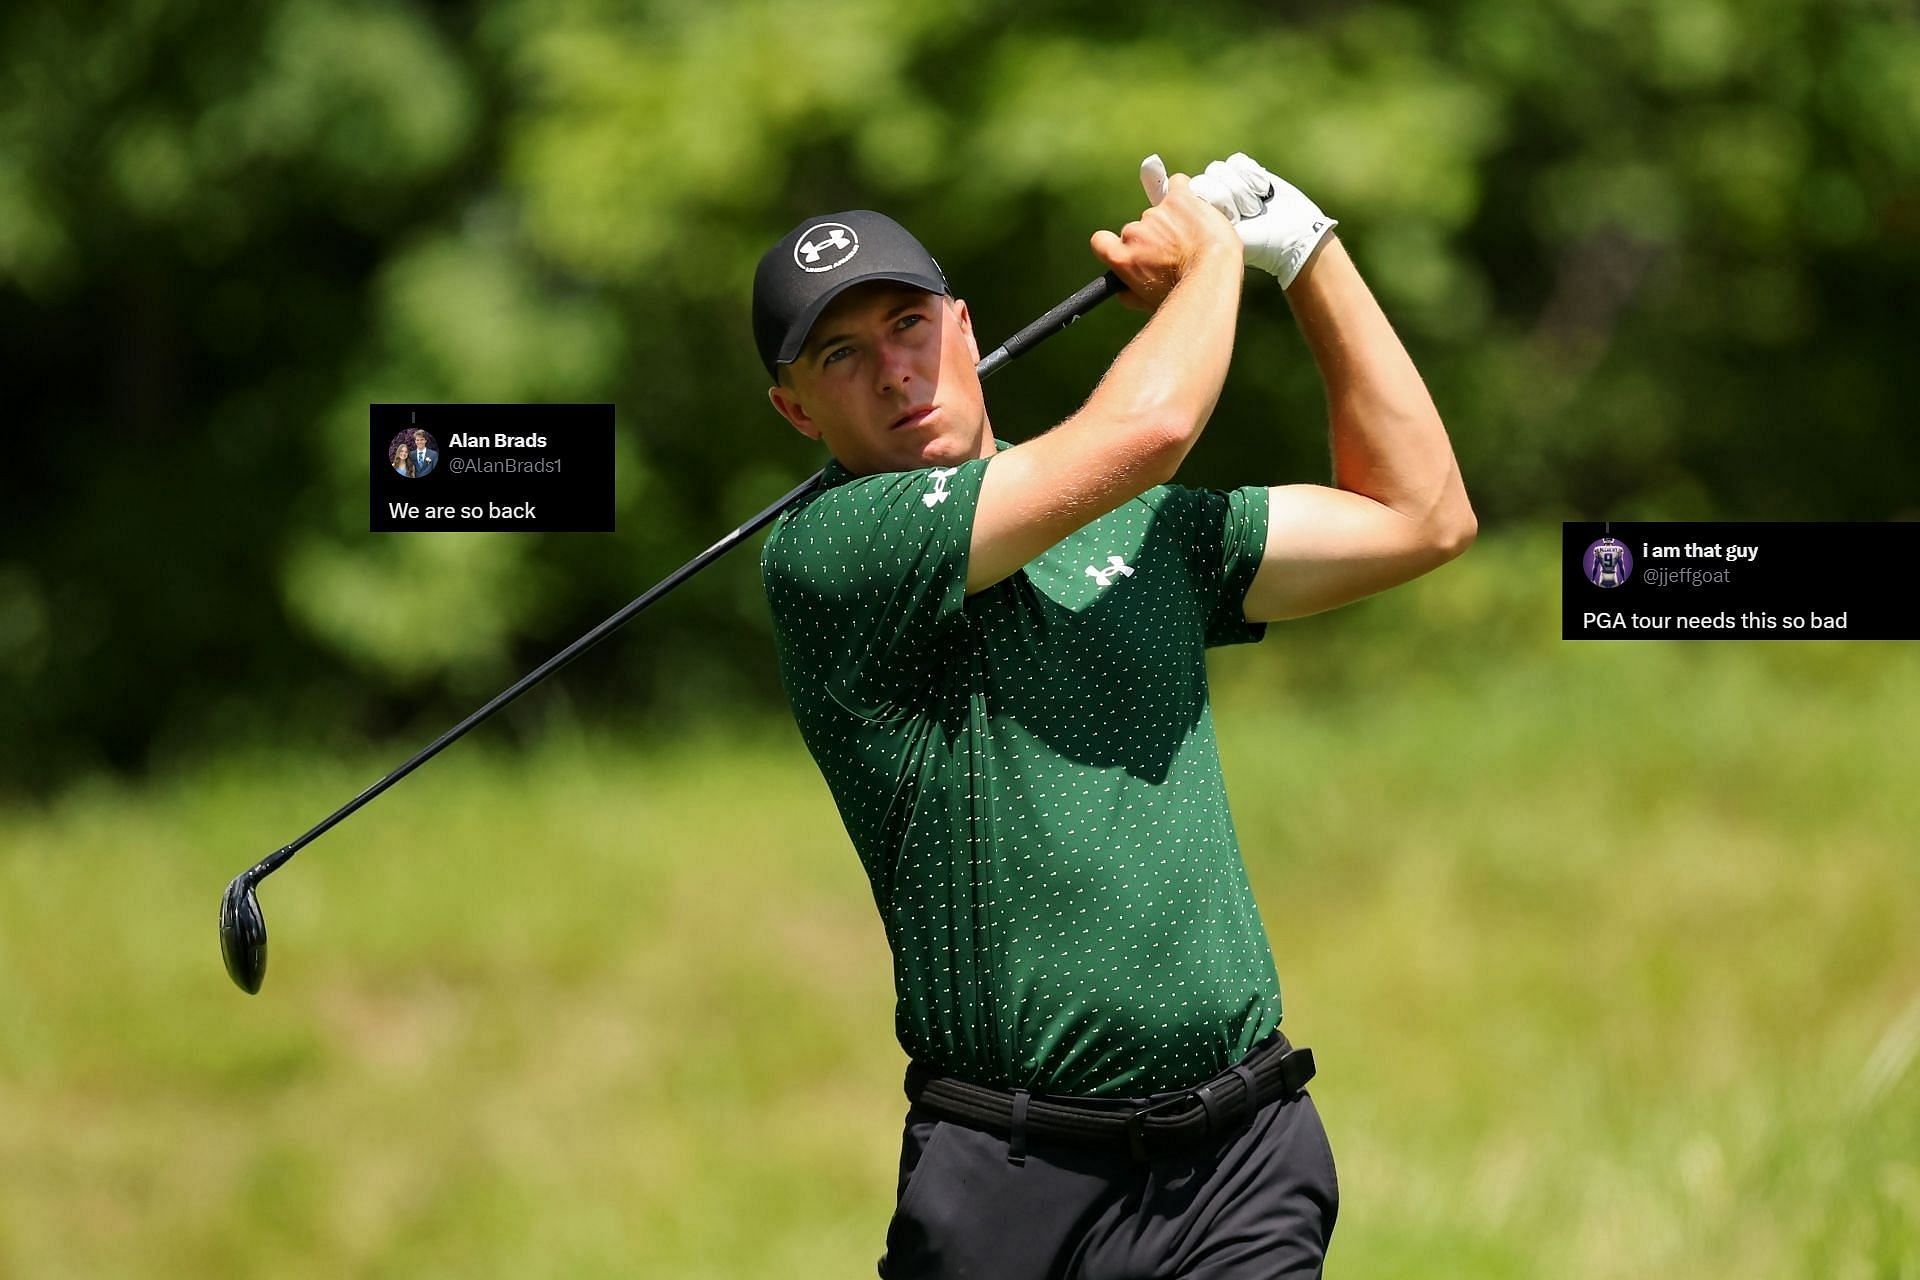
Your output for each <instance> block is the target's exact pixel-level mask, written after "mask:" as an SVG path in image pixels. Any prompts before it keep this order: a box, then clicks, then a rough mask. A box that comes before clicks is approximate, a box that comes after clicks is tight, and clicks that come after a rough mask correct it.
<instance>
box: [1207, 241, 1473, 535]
mask: <svg viewBox="0 0 1920 1280" xmlns="http://www.w3.org/2000/svg"><path fill="white" fill-rule="evenodd" d="M1169 300H1171V299H1169ZM1287 302H1288V305H1290V306H1291V307H1292V308H1293V314H1294V318H1295V319H1296V320H1297V321H1298V322H1299V325H1300V332H1301V333H1302V335H1304V336H1305V338H1306V340H1307V346H1308V348H1309V349H1310V350H1311V351H1312V352H1313V359H1314V363H1315V364H1317V365H1318V366H1319V368H1320V378H1321V381H1322V382H1323V383H1324V384H1325V385H1326V391H1327V411H1328V420H1329V426H1330V430H1331V433H1332V440H1333V482H1334V484H1335V485H1336V486H1338V487H1339V488H1342V489H1347V490H1351V491H1352V492H1354V493H1360V494H1365V495H1366V496H1367V497H1369V498H1372V499H1374V500H1375V501H1376V502H1380V503H1382V504H1384V505H1386V506H1389V507H1391V508H1393V509H1394V510H1395V511H1398V512H1400V513H1401V514H1402V515H1404V516H1406V517H1407V518H1408V519H1410V520H1413V521H1415V522H1417V523H1418V524H1420V525H1421V526H1422V527H1423V528H1427V529H1431V530H1433V531H1434V533H1435V535H1436V537H1439V538H1443V539H1453V538H1457V537H1463V536H1471V535H1472V533H1473V531H1474V529H1475V526H1476V521H1475V518H1474V515H1473V508H1472V506H1471V505H1470V504H1469V503H1468V501H1467V491H1466V486H1465V485H1464V484H1463V483H1462V482H1461V479H1460V467H1459V464H1458V463H1457V462H1456V461H1455V460H1454V456H1453V445H1452V443H1451V442H1450V441H1449V440H1448V439H1447V432H1446V428H1445V426H1443V425H1442V423H1441V421H1440V413H1439V410H1437V409H1436V408H1435V407H1434V404H1433V397H1432V396H1430V395H1429V394H1428V393H1427V387H1426V383H1424V382H1423V381H1421V378H1420V372H1419V370H1417V369H1415V368H1414V365H1413V359H1412V357H1410V356H1409V355H1408V354H1407V350H1406V348H1405V347H1404V346H1402V345H1401V343H1400V339H1399V336H1398V335H1396V334H1395V333H1394V331H1393V326H1392V325H1391V324H1389V323H1388V321H1387V317H1386V313H1385V312H1383V311H1381V309H1380V304H1379V303H1378V302H1376V301H1375V300H1374V297H1373V294H1372V292H1371V291H1369V290H1368V288H1367V285H1366V282H1365V281H1363V280H1362V279H1361V278H1360V271H1359V269H1358V268H1357V267H1355V266H1354V264H1353V259H1351V258H1350V257H1348V256H1347V251H1346V249H1345V248H1344V247H1343V246H1342V245H1341V244H1340V242H1339V240H1338V239H1336V238H1334V237H1332V236H1329V237H1328V238H1327V241H1326V243H1325V245H1324V246H1323V247H1322V248H1321V250H1320V252H1319V254H1318V256H1317V257H1316V258H1315V259H1314V261H1313V262H1312V263H1311V264H1310V265H1309V266H1308V267H1307V268H1306V269H1305V270H1304V271H1302V272H1301V273H1300V276H1299V277H1298V278H1297V279H1296V280H1295V281H1294V282H1293V285H1292V287H1291V288H1289V289H1288V290H1287Z"/></svg>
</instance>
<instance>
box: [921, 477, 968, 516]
mask: <svg viewBox="0 0 1920 1280" xmlns="http://www.w3.org/2000/svg"><path fill="white" fill-rule="evenodd" d="M959 469H960V468H958V467H939V468H936V469H935V470H933V471H929V472H928V473H927V474H928V475H930V476H932V477H933V492H932V493H923V494H921V495H920V501H922V502H924V503H926V504H927V505H928V506H930V507H932V506H938V505H939V504H940V503H942V502H945V501H946V500H947V477H948V476H950V475H952V474H953V473H954V472H956V471H958V470H959Z"/></svg>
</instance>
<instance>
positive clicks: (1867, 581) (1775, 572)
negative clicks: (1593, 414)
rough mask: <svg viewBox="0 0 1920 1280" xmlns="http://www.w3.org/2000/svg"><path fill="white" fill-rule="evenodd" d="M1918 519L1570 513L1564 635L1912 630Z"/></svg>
mask: <svg viewBox="0 0 1920 1280" xmlns="http://www.w3.org/2000/svg"><path fill="white" fill-rule="evenodd" d="M1916 556H1920V523H1885V524H1873V523H1839V522H1808V523H1800V524H1790V523H1784V522H1736V521H1646V522H1627V521H1620V520H1613V521H1607V522H1604V523H1603V522H1600V521H1589V522H1582V521H1569V522H1567V523H1565V524H1563V525H1562V526H1561V569H1560V635H1561V638H1562V639H1565V640H1913V639H1917V638H1920V596H1916V593H1914V592H1913V591H1911V590H1910V589H1908V588H1907V587H1906V585H1905V579H1906V577H1907V573H1906V569H1907V566H1909V565H1912V564H1914V563H1915V558H1916Z"/></svg>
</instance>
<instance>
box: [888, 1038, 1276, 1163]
mask: <svg viewBox="0 0 1920 1280" xmlns="http://www.w3.org/2000/svg"><path fill="white" fill-rule="evenodd" d="M1311 1079H1313V1050H1311V1049H1296V1048H1294V1047H1293V1046H1292V1045H1290V1044H1288V1043H1287V1039H1286V1037H1285V1036H1283V1035H1281V1034H1280V1033H1279V1032H1278V1031H1276V1032H1274V1033H1273V1034H1272V1035H1271V1036H1269V1037H1267V1039H1265V1040H1264V1041H1262V1042H1261V1043H1260V1044H1258V1045H1255V1046H1254V1048H1253V1050H1252V1051H1251V1052H1249V1053H1248V1054H1247V1056H1246V1057H1245V1058H1243V1059H1241V1061H1240V1062H1239V1063H1238V1064H1236V1065H1235V1066H1232V1067H1229V1068H1228V1069H1227V1070H1225V1071H1222V1072H1221V1073H1220V1074H1219V1075H1217V1076H1215V1077H1213V1079H1211V1080H1207V1081H1204V1082H1203V1083H1201V1084H1197V1085H1195V1086H1194V1087H1193V1088H1191V1089H1178V1090H1175V1091H1173V1092H1171V1093H1160V1094H1154V1095H1152V1096H1150V1097H1147V1098H1124V1099H1113V1098H1074V1097H1067V1096H1065V1095H1048V1094H1044V1093H1030V1092H1028V1091H1027V1090H1025V1089H1014V1090H1006V1089H994V1088H989V1087H988V1086H986V1085H978V1084H972V1083H970V1082H968V1081H966V1080H962V1079H960V1078H959V1077H957V1076H943V1075H939V1074H937V1073H936V1072H935V1071H934V1070H933V1069H932V1068H931V1067H927V1066H924V1065H923V1064H921V1063H919V1062H912V1063H909V1064H908V1065H907V1085H906V1087H907V1101H908V1103H909V1110H910V1111H914V1112H919V1113H920V1114H922V1115H925V1116H929V1117H931V1118H933V1119H935V1120H946V1121H950V1122H951V1123H953V1124H958V1125H964V1126H966V1127H967V1128H969V1129H982V1130H985V1131H986V1132H988V1133H991V1134H993V1135H995V1136H996V1137H999V1138H1004V1139H1006V1140H1007V1142H1008V1150H1007V1158H1008V1159H1009V1160H1011V1161H1013V1162H1014V1163H1015V1164H1021V1163H1024V1162H1025V1160H1026V1149H1027V1141H1028V1140H1029V1139H1035V1140H1041V1139H1044V1140H1046V1141H1049V1142H1055V1143H1059V1144H1060V1145H1062V1146H1071V1147H1078V1148H1081V1149H1083V1150H1091V1151H1101V1152H1105V1153H1108V1154H1111V1155H1123V1156H1131V1157H1132V1158H1133V1159H1135V1160H1157V1159H1160V1158H1161V1157H1163V1156H1167V1155H1172V1154H1175V1153H1177V1152H1180V1151H1182V1150H1185V1149H1188V1148H1191V1147H1193V1146H1196V1145H1198V1144H1200V1143H1202V1142H1205V1141H1206V1140H1207V1139H1209V1138H1213V1137H1217V1136H1219V1135H1221V1134H1224V1133H1228V1132H1230V1131H1232V1130H1234V1129H1236V1128H1238V1127H1239V1126H1240V1125H1242V1124H1245V1123H1247V1122H1249V1121H1251V1120H1252V1118H1253V1114H1254V1112H1256V1111H1258V1110H1260V1108H1262V1107H1264V1106H1266V1105H1267V1104H1268V1103H1269V1102H1272V1101H1274V1100H1275V1099H1277V1098H1284V1097H1288V1096H1290V1095H1292V1094H1296V1093H1299V1092H1300V1091H1301V1090H1302V1089H1304V1088H1305V1087H1306V1084H1307V1081H1309V1080H1311Z"/></svg>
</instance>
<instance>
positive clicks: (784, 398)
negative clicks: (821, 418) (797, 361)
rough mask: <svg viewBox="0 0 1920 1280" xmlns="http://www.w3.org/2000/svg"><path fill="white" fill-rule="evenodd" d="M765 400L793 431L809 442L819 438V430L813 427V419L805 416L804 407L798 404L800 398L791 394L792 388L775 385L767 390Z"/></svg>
mask: <svg viewBox="0 0 1920 1280" xmlns="http://www.w3.org/2000/svg"><path fill="white" fill-rule="evenodd" d="M767 399H768V400H769V401H771V402H772V404H773V407H774V409H775V410H776V411H777V412H778V413H779V414H780V416H781V417H783V418H785V419H786V420H787V421H788V422H791V423H792V424H793V429H794V430H795V431H798V432H799V433H800V434H801V435H803V436H805V437H806V438H807V439H809V440H818V439H819V438H820V428H819V427H817V426H815V425H814V424H813V419H812V418H810V417H808V416H807V410H806V407H805V406H804V405H802V404H801V403H800V398H799V397H798V396H796V395H794V394H793V388H791V387H783V386H781V385H779V384H778V383H775V384H774V385H773V386H771V387H768V388H767Z"/></svg>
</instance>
